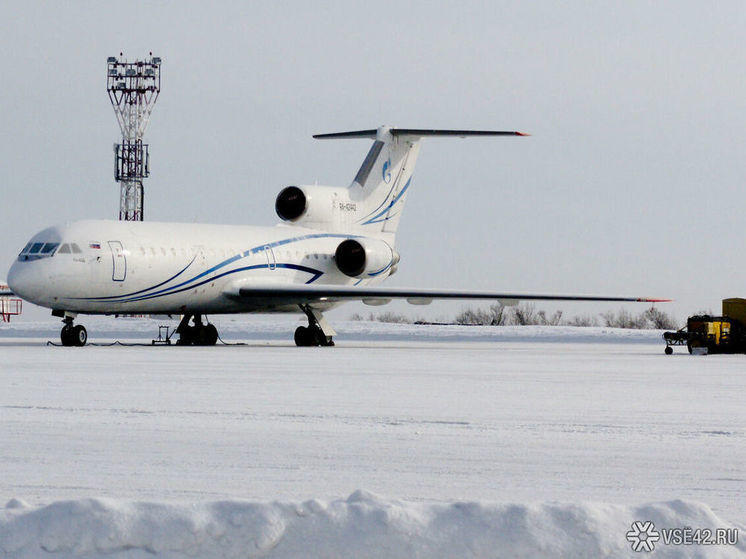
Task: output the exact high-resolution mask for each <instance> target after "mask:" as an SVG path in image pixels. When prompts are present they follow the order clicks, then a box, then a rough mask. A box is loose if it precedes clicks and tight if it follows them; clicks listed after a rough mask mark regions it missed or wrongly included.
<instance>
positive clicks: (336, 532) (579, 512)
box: [0, 491, 746, 559]
mask: <svg viewBox="0 0 746 559" xmlns="http://www.w3.org/2000/svg"><path fill="white" fill-rule="evenodd" d="M633 520H651V521H653V522H654V524H655V525H656V527H659V528H665V527H683V526H690V527H699V528H724V527H734V525H732V524H727V523H726V522H724V521H722V520H720V519H718V518H717V517H716V516H715V515H714V514H713V513H712V511H711V510H710V509H709V507H707V506H706V505H703V504H699V503H695V502H688V501H672V502H668V503H659V504H649V505H642V506H633V507H628V506H621V505H608V504H598V503H583V504H569V505H568V504H535V505H509V504H504V505H503V504H484V503H449V504H433V503H411V502H403V501H396V500H387V499H383V498H381V497H378V496H376V495H373V494H370V493H367V492H364V491H356V492H355V493H353V494H352V495H350V497H349V498H347V499H346V500H335V501H330V502H325V501H318V500H311V501H306V502H304V503H295V504H294V503H278V502H274V503H251V502H245V501H219V502H213V503H204V504H194V505H186V504H159V503H143V502H123V501H114V500H104V499H84V500H75V501H59V502H56V503H52V504H51V505H48V506H45V507H41V508H30V507H28V505H26V504H25V503H24V502H22V501H20V500H18V499H13V500H12V501H10V502H9V503H8V504H7V505H6V508H5V509H4V510H3V509H0V555H2V556H3V557H12V558H27V557H28V558H32V557H39V556H42V555H44V556H50V557H86V558H93V557H128V558H140V557H143V558H144V557H149V558H150V557H153V556H156V557H166V558H176V557H201V558H211V557H216V558H217V557H221V558H223V557H225V558H232V557H244V558H245V557H266V558H280V557H282V558H301V557H356V558H364V557H385V558H397V557H401V558H407V559H410V558H416V557H511V558H515V557H539V556H541V557H594V558H597V557H612V556H613V557H620V556H629V557H635V556H636V557H640V554H639V553H634V552H632V550H631V548H630V544H629V542H627V541H626V536H625V535H626V533H627V531H628V530H629V529H630V524H631V522H632V521H633ZM739 528H740V529H741V536H742V538H743V537H744V533H743V529H744V526H740V527H739ZM703 551H705V552H706V554H705V555H706V556H707V557H743V555H744V553H746V545H744V542H739V544H738V545H737V546H732V547H727V546H717V547H710V548H708V549H704V548H702V547H698V546H689V547H684V546H665V545H662V544H661V542H659V544H658V545H657V546H656V550H655V554H654V556H655V557H672V556H676V557H693V556H703V555H702V554H703ZM45 552H46V553H45ZM47 553H49V554H50V555H47Z"/></svg>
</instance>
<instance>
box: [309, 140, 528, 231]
mask: <svg viewBox="0 0 746 559" xmlns="http://www.w3.org/2000/svg"><path fill="white" fill-rule="evenodd" d="M527 135H528V134H523V133H521V132H514V131H510V132H506V131H495V130H427V129H416V128H390V127H388V126H381V127H380V128H378V129H377V130H357V131H353V132H336V133H332V134H318V135H315V136H314V138H317V139H324V140H327V139H348V138H369V139H371V140H373V145H372V146H371V147H370V150H369V151H368V155H366V156H365V159H364V160H363V164H362V165H361V166H360V169H359V170H358V172H357V174H356V175H355V178H354V180H353V181H352V184H351V185H350V186H349V188H348V195H349V199H350V202H351V203H352V204H354V206H355V212H354V218H353V221H354V222H353V223H349V224H348V227H349V228H350V230H353V231H354V230H358V231H361V232H365V233H368V234H376V235H380V234H383V235H382V236H384V237H389V238H391V237H393V236H394V235H395V234H396V230H397V228H398V227H399V220H400V219H401V215H402V211H403V210H404V204H405V203H406V201H407V193H408V192H409V188H410V187H411V185H412V174H413V172H414V166H415V164H416V163H417V156H418V155H419V151H420V140H421V139H422V138H424V137H426V136H451V137H453V136H455V137H460V138H465V137H467V136H527Z"/></svg>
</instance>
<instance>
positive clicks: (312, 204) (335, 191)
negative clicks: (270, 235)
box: [275, 185, 357, 228]
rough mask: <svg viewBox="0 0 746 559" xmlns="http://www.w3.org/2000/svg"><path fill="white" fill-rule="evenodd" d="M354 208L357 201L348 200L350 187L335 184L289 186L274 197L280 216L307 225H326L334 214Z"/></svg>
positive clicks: (325, 226) (332, 220)
mask: <svg viewBox="0 0 746 559" xmlns="http://www.w3.org/2000/svg"><path fill="white" fill-rule="evenodd" d="M356 208H357V206H356V204H355V203H351V202H350V194H349V191H348V190H347V189H346V188H339V187H335V186H318V185H303V186H288V187H286V188H283V189H282V190H281V191H280V193H279V194H278V195H277V199H276V200H275V211H276V212H277V215H278V216H279V217H280V219H282V220H283V221H291V222H293V223H297V224H299V225H300V224H303V225H307V226H309V227H313V226H319V227H324V228H328V227H329V226H330V224H332V223H334V222H335V214H338V213H340V212H342V211H345V212H350V211H354V210H356ZM336 221H339V216H337V219H336Z"/></svg>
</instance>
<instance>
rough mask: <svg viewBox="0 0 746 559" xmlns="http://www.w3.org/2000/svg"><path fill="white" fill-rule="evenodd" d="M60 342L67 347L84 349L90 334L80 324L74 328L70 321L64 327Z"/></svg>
mask: <svg viewBox="0 0 746 559" xmlns="http://www.w3.org/2000/svg"><path fill="white" fill-rule="evenodd" d="M60 341H61V342H62V345H63V346H65V347H71V346H77V347H83V346H84V345H85V344H86V343H87V342H88V332H87V331H86V329H85V327H83V326H82V325H80V324H78V325H77V326H73V323H72V320H70V321H69V322H68V323H67V324H65V325H64V326H63V327H62V331H61V332H60Z"/></svg>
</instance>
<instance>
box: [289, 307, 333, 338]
mask: <svg viewBox="0 0 746 559" xmlns="http://www.w3.org/2000/svg"><path fill="white" fill-rule="evenodd" d="M300 308H301V310H302V311H303V312H304V313H305V314H306V316H307V317H308V326H298V328H296V329H295V345H297V346H302V347H307V346H325V347H330V346H333V345H334V340H332V336H335V335H336V334H337V333H336V332H335V331H334V328H332V327H331V325H330V324H329V323H328V322H327V321H326V319H325V318H324V315H323V314H321V311H318V310H316V309H312V308H311V307H310V306H308V305H301V306H300Z"/></svg>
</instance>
